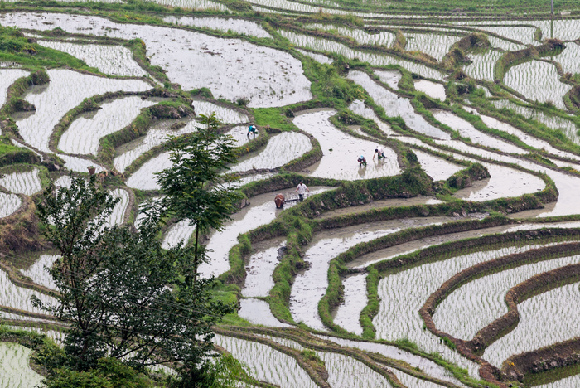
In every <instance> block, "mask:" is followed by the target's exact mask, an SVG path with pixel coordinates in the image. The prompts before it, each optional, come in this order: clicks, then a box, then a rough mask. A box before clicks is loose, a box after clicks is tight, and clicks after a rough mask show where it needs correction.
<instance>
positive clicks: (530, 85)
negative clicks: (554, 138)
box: [504, 61, 572, 109]
mask: <svg viewBox="0 0 580 388" xmlns="http://www.w3.org/2000/svg"><path fill="white" fill-rule="evenodd" d="M504 83H505V84H506V85H507V86H509V87H510V88H512V89H514V90H515V91H517V92H518V93H521V94H523V95H524V96H525V97H526V98H527V99H530V100H537V101H539V102H541V103H547V102H551V103H553V104H554V106H556V107H557V108H560V109H566V107H565V105H564V100H563V99H562V98H563V97H564V95H565V94H566V93H568V91H570V89H572V86H571V85H567V84H563V83H562V82H560V76H559V75H558V71H557V69H556V67H555V66H554V65H552V64H551V63H547V62H543V61H531V62H524V63H522V64H519V65H516V66H513V67H511V68H510V69H509V70H508V71H507V73H506V74H505V79H504Z"/></svg>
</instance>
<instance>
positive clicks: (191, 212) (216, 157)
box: [158, 113, 240, 282]
mask: <svg viewBox="0 0 580 388" xmlns="http://www.w3.org/2000/svg"><path fill="white" fill-rule="evenodd" d="M200 122H201V123H202V124H205V127H202V128H197V131H195V132H193V133H191V134H187V135H185V136H181V137H175V138H172V139H171V141H170V142H169V144H168V146H167V147H168V149H169V150H170V152H171V162H172V166H171V167H170V168H168V169H166V170H164V171H162V172H161V173H159V174H158V182H159V185H160V186H161V191H162V193H163V194H164V195H165V197H164V205H165V206H166V207H167V210H168V211H169V214H171V215H172V216H174V217H175V218H176V219H177V220H178V221H181V220H188V221H189V223H190V225H192V226H195V240H194V242H193V245H194V247H195V248H194V252H195V254H194V257H193V260H192V261H191V263H190V264H189V267H188V268H184V270H185V271H186V272H188V273H189V276H188V279H189V281H190V282H193V281H194V280H195V278H196V275H197V273H196V272H197V267H198V266H199V264H200V263H202V262H203V261H205V260H206V256H205V250H204V249H203V246H202V245H201V244H199V236H200V234H201V233H203V232H208V231H209V230H211V229H214V230H220V229H221V228H222V226H223V224H224V222H225V221H227V220H229V219H230V217H229V215H230V214H232V213H233V212H234V211H235V204H236V202H237V201H238V200H239V199H240V197H239V194H238V193H236V191H235V190H234V189H233V188H231V187H228V186H226V185H223V184H222V183H223V182H224V178H223V172H224V171H225V170H228V169H229V168H228V165H230V164H231V163H234V162H235V161H236V154H235V150H234V146H235V141H234V139H233V138H232V137H231V136H229V135H225V134H221V133H219V132H218V128H219V125H220V122H219V120H218V119H217V118H216V117H215V113H212V114H211V115H210V116H206V115H203V114H202V115H201V120H200Z"/></svg>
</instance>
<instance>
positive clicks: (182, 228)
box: [162, 220, 195, 249]
mask: <svg viewBox="0 0 580 388" xmlns="http://www.w3.org/2000/svg"><path fill="white" fill-rule="evenodd" d="M193 232H195V226H192V225H189V220H183V221H179V222H176V223H175V224H173V225H171V227H169V230H168V231H167V233H165V236H163V244H162V247H163V249H170V248H174V247H176V246H177V245H178V244H179V243H183V245H186V244H187V242H188V241H189V239H190V237H191V235H192V234H193Z"/></svg>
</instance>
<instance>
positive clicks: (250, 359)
mask: <svg viewBox="0 0 580 388" xmlns="http://www.w3.org/2000/svg"><path fill="white" fill-rule="evenodd" d="M214 341H215V343H216V344H218V345H219V346H221V347H223V348H225V349H226V350H227V351H228V352H230V353H231V354H232V355H233V356H234V357H235V358H236V359H238V360H240V361H241V362H242V363H244V364H245V365H247V366H248V368H249V373H250V375H251V376H252V377H254V378H255V379H256V380H262V381H266V382H269V383H271V384H275V385H277V386H279V387H287V388H295V387H305V388H316V384H314V382H313V381H312V379H311V378H310V376H308V374H307V373H306V372H305V371H304V369H302V368H301V367H300V366H299V365H298V363H297V362H296V360H295V359H294V358H292V357H290V356H288V355H286V354H284V353H282V352H279V351H277V350H274V349H272V348H271V347H269V346H266V345H263V344H261V343H258V342H250V341H246V340H242V339H239V338H234V337H225V336H221V335H216V336H215V339H214Z"/></svg>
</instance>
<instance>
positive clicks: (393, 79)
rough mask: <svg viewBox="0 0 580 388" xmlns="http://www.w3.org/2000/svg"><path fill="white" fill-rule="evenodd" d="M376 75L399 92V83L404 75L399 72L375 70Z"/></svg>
mask: <svg viewBox="0 0 580 388" xmlns="http://www.w3.org/2000/svg"><path fill="white" fill-rule="evenodd" d="M374 73H375V74H376V75H377V76H378V77H379V79H380V80H381V82H383V83H385V84H387V85H389V87H390V88H391V89H394V90H399V81H400V80H401V78H402V77H403V74H401V72H400V71H399V70H378V69H377V70H375V71H374Z"/></svg>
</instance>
